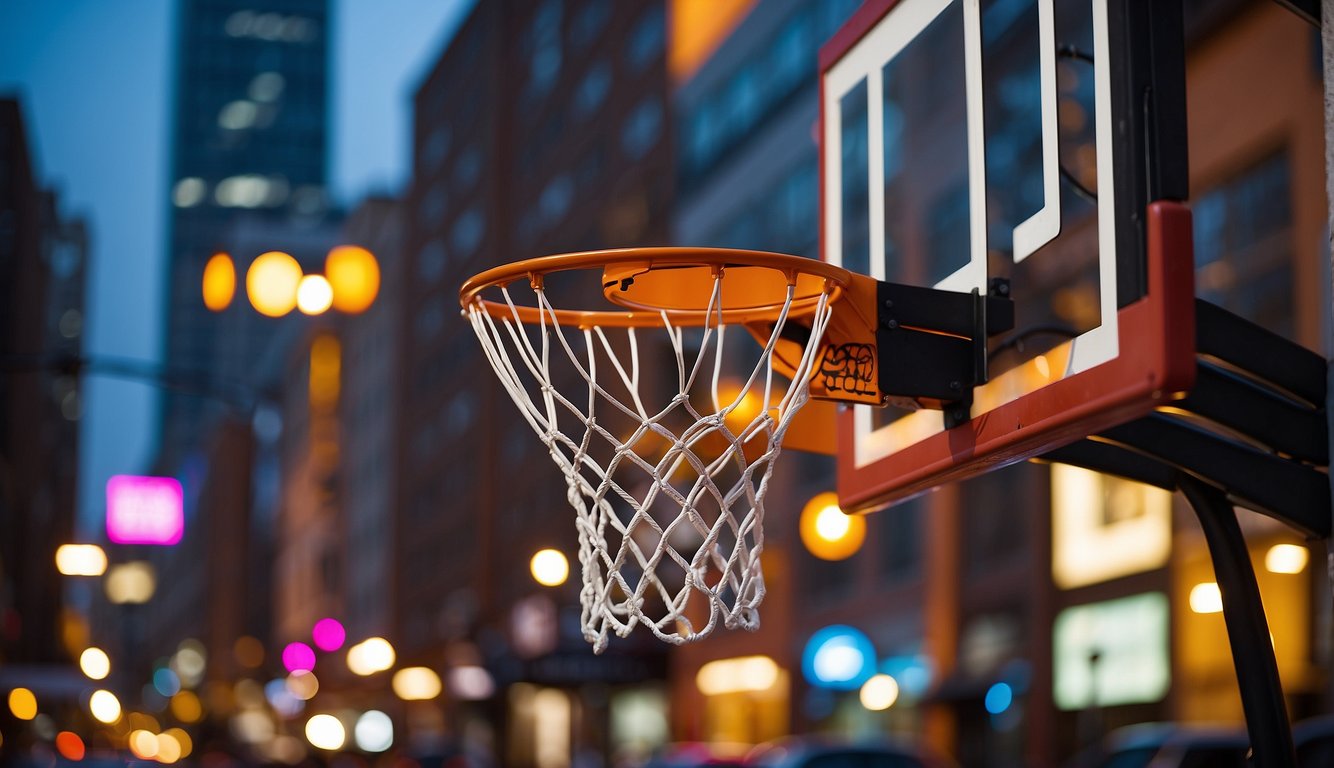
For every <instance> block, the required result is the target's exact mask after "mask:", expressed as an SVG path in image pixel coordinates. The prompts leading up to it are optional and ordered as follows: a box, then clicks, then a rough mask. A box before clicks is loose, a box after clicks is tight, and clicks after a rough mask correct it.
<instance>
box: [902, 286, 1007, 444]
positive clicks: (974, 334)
mask: <svg viewBox="0 0 1334 768" xmlns="http://www.w3.org/2000/svg"><path fill="white" fill-rule="evenodd" d="M1009 295H1010V284H1009V281H1007V280H1002V279H995V280H992V281H991V283H990V286H989V290H988V292H987V295H985V296H983V295H982V294H981V293H980V292H979V291H977V290H974V291H973V292H972V293H960V292H957V291H943V290H940V289H937V288H923V287H920V286H915V285H901V284H898V283H887V282H883V281H882V282H880V283H878V284H877V290H876V307H877V313H878V317H877V323H876V344H877V346H878V347H879V357H880V359H881V360H882V361H885V362H886V363H887V364H882V365H881V366H880V381H879V385H880V392H881V393H882V394H884V395H886V396H889V397H891V398H903V399H908V400H912V401H913V402H914V403H916V405H917V406H919V407H927V408H937V409H940V410H943V411H944V412H945V424H946V426H947V427H952V426H956V425H957V424H959V423H962V422H963V421H966V420H967V418H968V410H969V407H970V406H971V405H972V400H973V387H975V386H977V385H978V384H983V383H986V381H987V367H988V361H987V339H988V338H990V337H992V336H995V335H996V334H1000V333H1004V332H1006V331H1008V330H1010V329H1011V328H1013V327H1014V303H1013V302H1012V301H1010V298H1009Z"/></svg>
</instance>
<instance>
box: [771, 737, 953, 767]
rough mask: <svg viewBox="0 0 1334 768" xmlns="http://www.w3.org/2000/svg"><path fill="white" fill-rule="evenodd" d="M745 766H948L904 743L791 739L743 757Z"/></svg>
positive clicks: (946, 763) (812, 738) (923, 751)
mask: <svg viewBox="0 0 1334 768" xmlns="http://www.w3.org/2000/svg"><path fill="white" fill-rule="evenodd" d="M746 765H747V766H750V768H944V767H945V766H947V765H949V763H948V762H947V761H945V760H944V759H943V758H940V757H937V756H934V755H931V754H930V753H928V752H927V751H926V750H924V749H921V748H918V747H915V746H911V745H907V744H899V743H894V742H884V741H876V742H870V743H847V742H840V741H829V740H825V739H821V738H817V737H794V738H791V739H784V740H781V741H776V742H770V743H768V744H762V745H760V746H758V747H756V748H755V749H754V750H752V751H751V753H750V754H749V755H747V756H746Z"/></svg>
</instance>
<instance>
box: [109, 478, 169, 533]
mask: <svg viewBox="0 0 1334 768" xmlns="http://www.w3.org/2000/svg"><path fill="white" fill-rule="evenodd" d="M182 499H183V495H182V493H181V484H180V483H179V482H177V480H176V478H174V477H140V476H136V475H115V476H113V477H112V478H111V479H110V480H107V538H108V539H110V540H111V541H113V542H115V543H117V544H163V545H171V544H175V543H177V542H179V541H180V540H181V534H183V533H184V532H185V516H184V514H183V513H182Z"/></svg>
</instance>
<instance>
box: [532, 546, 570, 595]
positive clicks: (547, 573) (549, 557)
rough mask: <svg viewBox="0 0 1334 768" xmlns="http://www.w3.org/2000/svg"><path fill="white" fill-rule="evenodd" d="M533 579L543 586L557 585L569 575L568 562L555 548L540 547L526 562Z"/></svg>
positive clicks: (562, 582)
mask: <svg viewBox="0 0 1334 768" xmlns="http://www.w3.org/2000/svg"><path fill="white" fill-rule="evenodd" d="M528 569H529V570H530V571H531V572H532V574H533V579H534V580H536V581H537V583H538V584H541V585H542V586H544V587H559V586H560V585H562V584H564V583H565V580H566V579H567V578H569V576H570V562H569V561H568V560H566V559H565V555H564V554H562V553H561V552H560V551H559V550H556V549H540V550H538V551H537V553H536V554H534V555H533V559H532V560H530V561H529V563H528Z"/></svg>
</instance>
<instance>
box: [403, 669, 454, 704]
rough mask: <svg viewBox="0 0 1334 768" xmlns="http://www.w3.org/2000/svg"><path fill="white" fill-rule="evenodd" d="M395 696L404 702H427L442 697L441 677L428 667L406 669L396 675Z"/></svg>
mask: <svg viewBox="0 0 1334 768" xmlns="http://www.w3.org/2000/svg"><path fill="white" fill-rule="evenodd" d="M393 686H394V694H395V695H396V696H398V697H399V698H400V699H402V700H404V701H427V700H429V699H434V698H435V697H436V696H439V695H440V689H441V687H442V686H441V684H440V676H439V675H437V674H436V673H435V670H433V669H429V668H427V667H404V668H403V669H400V670H398V671H397V672H395V673H394V681H393Z"/></svg>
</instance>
